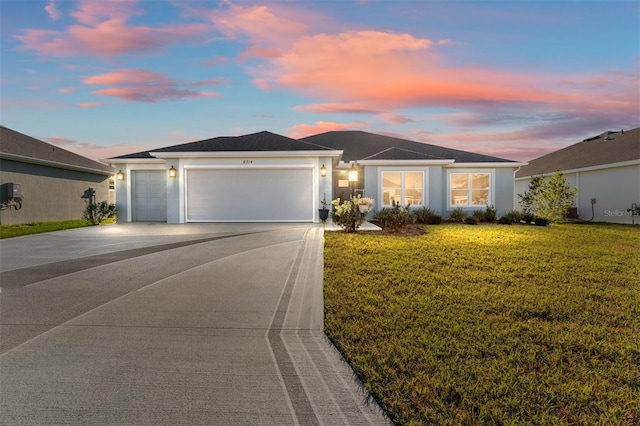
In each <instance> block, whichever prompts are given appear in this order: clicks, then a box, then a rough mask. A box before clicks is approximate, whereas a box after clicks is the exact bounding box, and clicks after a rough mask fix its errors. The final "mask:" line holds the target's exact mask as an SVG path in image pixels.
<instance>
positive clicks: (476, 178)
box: [473, 173, 490, 189]
mask: <svg viewBox="0 0 640 426" xmlns="http://www.w3.org/2000/svg"><path fill="white" fill-rule="evenodd" d="M489 176H490V175H489V174H487V173H476V174H474V175H473V189H489Z"/></svg>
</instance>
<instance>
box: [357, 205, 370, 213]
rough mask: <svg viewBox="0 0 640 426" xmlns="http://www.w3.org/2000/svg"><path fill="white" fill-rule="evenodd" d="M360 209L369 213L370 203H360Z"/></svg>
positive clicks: (361, 211)
mask: <svg viewBox="0 0 640 426" xmlns="http://www.w3.org/2000/svg"><path fill="white" fill-rule="evenodd" d="M358 209H359V210H360V213H367V212H368V211H369V205H368V204H358Z"/></svg>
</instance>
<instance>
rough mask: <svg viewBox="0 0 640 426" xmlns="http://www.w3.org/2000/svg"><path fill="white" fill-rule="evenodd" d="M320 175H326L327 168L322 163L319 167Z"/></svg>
mask: <svg viewBox="0 0 640 426" xmlns="http://www.w3.org/2000/svg"><path fill="white" fill-rule="evenodd" d="M320 176H322V177H326V176H327V168H326V167H325V166H324V164H323V165H322V167H320Z"/></svg>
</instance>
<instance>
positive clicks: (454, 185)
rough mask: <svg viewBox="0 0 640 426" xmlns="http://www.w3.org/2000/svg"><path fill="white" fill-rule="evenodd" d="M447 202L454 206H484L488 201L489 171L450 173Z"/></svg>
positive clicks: (489, 187)
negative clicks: (449, 191) (449, 192)
mask: <svg viewBox="0 0 640 426" xmlns="http://www.w3.org/2000/svg"><path fill="white" fill-rule="evenodd" d="M450 182H451V186H450V188H451V189H450V190H451V195H450V199H449V203H450V204H451V205H452V206H455V207H465V206H467V207H469V206H486V205H488V204H491V203H490V194H491V193H490V189H491V174H490V173H451V175H450Z"/></svg>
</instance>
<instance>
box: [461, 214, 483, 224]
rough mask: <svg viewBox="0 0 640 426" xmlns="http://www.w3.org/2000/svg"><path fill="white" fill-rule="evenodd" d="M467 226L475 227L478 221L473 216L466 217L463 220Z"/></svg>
mask: <svg viewBox="0 0 640 426" xmlns="http://www.w3.org/2000/svg"><path fill="white" fill-rule="evenodd" d="M463 222H464V223H466V224H467V225H477V224H478V223H479V222H480V221H479V220H478V219H476V218H475V217H473V216H467V217H465V218H464V220H463Z"/></svg>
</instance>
